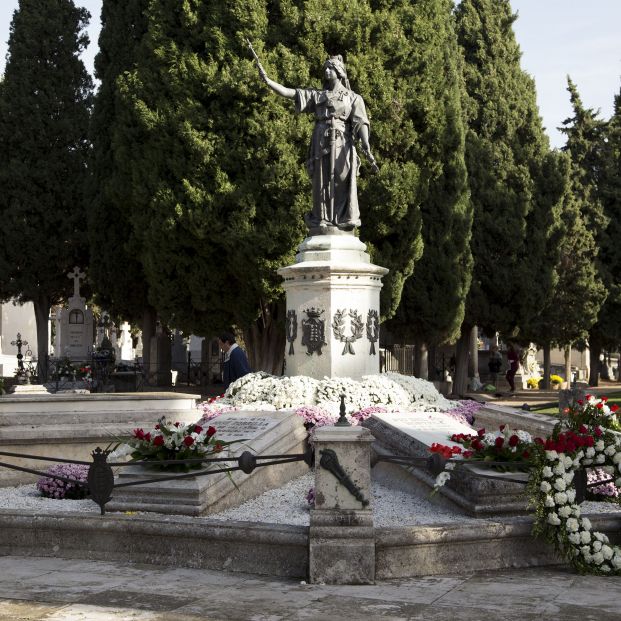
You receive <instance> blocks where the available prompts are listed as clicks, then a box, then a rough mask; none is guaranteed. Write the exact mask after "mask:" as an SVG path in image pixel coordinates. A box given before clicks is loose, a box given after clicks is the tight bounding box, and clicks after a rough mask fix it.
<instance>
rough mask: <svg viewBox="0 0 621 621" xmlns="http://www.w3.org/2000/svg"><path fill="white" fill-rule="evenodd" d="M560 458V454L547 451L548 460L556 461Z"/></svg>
mask: <svg viewBox="0 0 621 621" xmlns="http://www.w3.org/2000/svg"><path fill="white" fill-rule="evenodd" d="M557 458H558V453H557V452H556V451H546V459H547V460H548V461H555V460H556V459H557Z"/></svg>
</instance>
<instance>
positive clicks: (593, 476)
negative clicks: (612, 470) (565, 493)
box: [587, 468, 620, 500]
mask: <svg viewBox="0 0 621 621" xmlns="http://www.w3.org/2000/svg"><path fill="white" fill-rule="evenodd" d="M610 478H611V476H610V475H609V474H607V473H606V472H604V470H602V468H593V469H587V485H590V484H591V483H597V482H598V481H607V483H602V484H601V485H595V486H593V487H589V488H587V489H588V490H589V494H592V495H593V496H607V497H608V498H609V499H610V500H612V499H615V498H619V496H620V490H619V488H618V487H617V486H616V485H615V484H614V482H613V481H611V480H610Z"/></svg>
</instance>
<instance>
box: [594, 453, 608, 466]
mask: <svg viewBox="0 0 621 621" xmlns="http://www.w3.org/2000/svg"><path fill="white" fill-rule="evenodd" d="M605 461H606V455H604V454H603V453H600V454H599V455H597V457H596V458H595V463H596V464H603V463H604V462H605Z"/></svg>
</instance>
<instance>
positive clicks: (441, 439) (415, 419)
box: [373, 412, 476, 446]
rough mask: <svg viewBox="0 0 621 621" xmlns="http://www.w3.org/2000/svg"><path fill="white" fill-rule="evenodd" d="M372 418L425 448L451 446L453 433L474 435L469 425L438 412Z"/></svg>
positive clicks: (386, 415)
mask: <svg viewBox="0 0 621 621" xmlns="http://www.w3.org/2000/svg"><path fill="white" fill-rule="evenodd" d="M373 416H374V417H375V418H378V419H379V420H381V421H382V422H383V423H384V424H386V425H388V426H390V427H392V428H393V429H396V430H398V431H400V432H401V433H403V434H405V435H407V436H410V437H411V438H414V439H416V440H418V441H419V442H421V443H423V444H425V445H426V446H431V445H432V444H433V443H434V442H438V443H439V444H445V445H448V446H452V445H454V444H455V442H451V440H450V437H451V436H452V435H453V434H454V433H466V434H476V431H475V430H474V429H473V428H472V427H470V425H465V424H464V423H460V422H459V421H458V420H456V419H454V418H452V417H450V416H446V415H445V414H440V413H438V412H407V413H402V412H399V413H394V414H390V413H386V414H374V415H373Z"/></svg>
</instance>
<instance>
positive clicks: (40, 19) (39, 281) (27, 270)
mask: <svg viewBox="0 0 621 621" xmlns="http://www.w3.org/2000/svg"><path fill="white" fill-rule="evenodd" d="M88 19H89V14H88V12H87V11H86V10H85V9H82V8H76V6H75V4H74V3H73V2H72V0H49V1H48V2H43V3H42V2H37V1H36V0H20V2H19V8H18V9H17V10H16V11H15V13H14V16H13V21H12V23H11V30H10V37H9V48H8V54H7V64H6V69H5V74H4V80H3V81H2V83H1V84H0V187H1V188H2V192H0V214H1V216H2V227H0V295H1V296H2V298H3V299H8V298H17V299H18V300H19V301H22V302H23V301H31V302H33V304H34V308H35V316H36V321H37V341H38V357H39V361H43V360H45V359H46V356H47V343H48V317H49V312H50V307H51V305H52V304H56V303H58V302H59V301H60V300H61V298H62V297H63V296H65V295H66V294H67V293H68V291H69V290H70V288H71V287H70V281H69V279H68V278H67V273H68V272H69V271H70V270H71V269H72V268H73V267H74V265H80V266H82V267H85V266H86V264H87V260H88V259H87V257H88V253H87V248H86V243H85V237H86V212H85V209H84V204H83V187H84V176H85V170H86V157H87V150H88V141H87V137H88V121H89V107H90V105H91V91H92V81H91V78H90V76H89V75H88V73H87V71H86V69H85V68H84V64H83V63H82V61H81V60H80V53H81V52H82V51H83V50H84V49H85V47H86V46H87V44H88V37H87V35H86V33H85V30H84V29H85V27H86V26H87V24H88Z"/></svg>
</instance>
